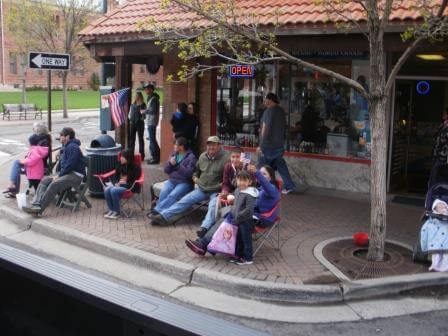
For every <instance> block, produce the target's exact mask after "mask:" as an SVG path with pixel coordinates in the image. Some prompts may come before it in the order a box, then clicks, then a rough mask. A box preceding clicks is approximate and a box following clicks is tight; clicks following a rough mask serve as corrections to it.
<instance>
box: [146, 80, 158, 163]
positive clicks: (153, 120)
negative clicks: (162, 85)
mask: <svg viewBox="0 0 448 336" xmlns="http://www.w3.org/2000/svg"><path fill="white" fill-rule="evenodd" d="M143 88H144V89H145V93H146V95H147V96H148V103H147V109H146V128H147V129H148V140H149V153H150V154H151V159H149V160H148V161H147V162H148V164H159V162H160V147H159V144H158V143H157V139H156V130H157V125H158V124H159V110H160V102H159V95H158V94H157V93H155V92H154V90H155V88H154V85H152V84H146V85H145V86H144V87H143Z"/></svg>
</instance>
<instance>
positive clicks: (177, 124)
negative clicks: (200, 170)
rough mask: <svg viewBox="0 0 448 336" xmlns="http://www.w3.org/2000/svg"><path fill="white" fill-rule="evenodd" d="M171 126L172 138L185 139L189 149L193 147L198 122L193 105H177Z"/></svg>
mask: <svg viewBox="0 0 448 336" xmlns="http://www.w3.org/2000/svg"><path fill="white" fill-rule="evenodd" d="M171 125H172V126H173V133H174V137H175V138H176V139H177V138H180V137H182V138H185V139H187V141H188V146H189V147H190V148H192V147H194V144H195V142H196V137H197V132H198V120H197V117H196V111H195V105H194V103H190V104H188V106H187V104H185V103H179V104H177V110H176V112H174V114H173V116H172V118H171Z"/></svg>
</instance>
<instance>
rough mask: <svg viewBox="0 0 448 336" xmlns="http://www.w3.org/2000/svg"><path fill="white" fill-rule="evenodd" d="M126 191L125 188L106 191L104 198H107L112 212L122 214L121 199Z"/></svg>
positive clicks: (113, 188)
mask: <svg viewBox="0 0 448 336" xmlns="http://www.w3.org/2000/svg"><path fill="white" fill-rule="evenodd" d="M125 191H126V188H125V187H115V186H111V187H107V188H106V189H105V190H104V197H105V198H106V203H107V207H108V208H109V210H110V211H114V212H116V213H120V198H121V195H123V193H124V192H125Z"/></svg>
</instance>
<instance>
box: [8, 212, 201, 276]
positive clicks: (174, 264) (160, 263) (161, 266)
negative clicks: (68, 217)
mask: <svg viewBox="0 0 448 336" xmlns="http://www.w3.org/2000/svg"><path fill="white" fill-rule="evenodd" d="M2 210H3V209H1V208H0V212H1V211H2ZM31 230H32V231H34V232H37V233H40V234H43V235H46V236H48V237H51V238H55V239H59V240H62V241H64V242H66V243H70V244H73V245H75V246H78V247H81V248H84V249H86V250H90V251H93V252H96V253H98V254H102V255H105V256H108V257H112V258H114V259H117V260H119V261H123V262H129V263H132V264H133V265H136V266H139V267H143V268H149V269H151V270H153V271H155V272H158V273H164V274H167V275H169V276H170V277H172V278H175V279H177V280H179V281H182V282H184V283H189V282H190V279H191V273H192V272H193V270H194V267H193V266H191V265H189V264H186V263H183V262H180V261H176V260H172V259H169V258H165V257H161V256H158V255H156V254H152V253H149V252H144V251H141V250H138V249H135V248H132V247H128V246H126V245H121V244H118V243H115V242H112V241H110V240H106V239H102V238H99V237H94V236H91V235H88V234H85V233H83V232H80V231H77V230H74V229H70V228H66V227H60V226H58V225H57V224H53V223H51V222H49V221H47V220H44V219H37V220H34V221H33V222H32V224H31Z"/></svg>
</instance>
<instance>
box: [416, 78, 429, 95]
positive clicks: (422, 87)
mask: <svg viewBox="0 0 448 336" xmlns="http://www.w3.org/2000/svg"><path fill="white" fill-rule="evenodd" d="M416 88H417V92H418V93H419V94H421V95H425V94H428V93H429V90H430V89H431V86H430V85H429V83H428V82H427V81H419V82H418V83H417V86H416Z"/></svg>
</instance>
